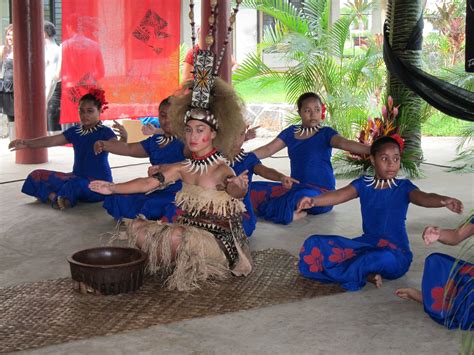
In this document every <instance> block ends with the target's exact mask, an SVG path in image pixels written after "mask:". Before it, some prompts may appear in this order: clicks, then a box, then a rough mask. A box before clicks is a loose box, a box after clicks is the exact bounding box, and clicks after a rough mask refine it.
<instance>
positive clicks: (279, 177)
mask: <svg viewBox="0 0 474 355" xmlns="http://www.w3.org/2000/svg"><path fill="white" fill-rule="evenodd" d="M253 171H254V173H255V174H257V175H260V176H261V177H264V178H265V179H268V180H272V181H281V183H282V184H283V186H284V187H285V188H287V189H291V186H293V183H296V184H298V183H299V181H298V180H296V179H293V178H292V177H290V176H286V175H285V174H282V173H280V172H279V171H277V170H275V169H272V168H269V167H267V166H265V165H263V164H258V165H255V167H254V169H253Z"/></svg>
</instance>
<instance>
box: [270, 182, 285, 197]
mask: <svg viewBox="0 0 474 355" xmlns="http://www.w3.org/2000/svg"><path fill="white" fill-rule="evenodd" d="M287 192H288V189H287V188H285V187H283V186H279V185H277V186H272V193H271V194H270V197H280V196H282V195H284V194H286V193H287Z"/></svg>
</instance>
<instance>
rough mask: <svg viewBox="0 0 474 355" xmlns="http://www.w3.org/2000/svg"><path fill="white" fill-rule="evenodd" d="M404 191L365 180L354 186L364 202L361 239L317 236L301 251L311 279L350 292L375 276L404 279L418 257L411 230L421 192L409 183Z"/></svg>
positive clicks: (302, 268)
mask: <svg viewBox="0 0 474 355" xmlns="http://www.w3.org/2000/svg"><path fill="white" fill-rule="evenodd" d="M396 184H397V185H398V186H395V187H392V188H386V189H374V187H373V186H367V183H366V182H365V181H364V180H363V177H360V178H358V179H356V180H354V181H352V182H351V185H352V186H353V187H354V188H355V189H356V190H357V193H358V195H359V198H360V205H361V212H362V223H363V224H362V229H363V232H364V234H363V235H362V236H361V237H358V238H354V239H349V238H345V237H340V236H335V235H312V236H311V237H309V238H308V239H306V241H305V242H304V244H303V246H302V248H301V251H300V260H299V270H300V272H301V274H302V275H303V276H305V277H308V278H311V279H315V280H318V281H321V282H334V283H338V284H340V285H341V286H342V287H344V288H345V289H347V290H349V291H357V290H359V289H361V288H362V287H364V286H365V284H366V279H367V276H368V275H369V274H380V275H381V276H382V277H383V278H385V279H391V280H393V279H397V278H399V277H402V276H403V275H404V274H405V273H406V272H407V271H408V268H409V267H410V264H411V261H412V258H413V255H412V253H411V251H410V246H409V243H408V235H407V232H406V227H405V219H406V215H407V210H408V205H409V203H410V192H411V191H413V190H415V189H417V187H416V186H415V185H413V184H412V183H411V182H410V181H409V180H405V179H402V180H398V179H397V180H396Z"/></svg>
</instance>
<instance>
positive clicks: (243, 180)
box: [227, 170, 249, 190]
mask: <svg viewBox="0 0 474 355" xmlns="http://www.w3.org/2000/svg"><path fill="white" fill-rule="evenodd" d="M248 172H249V171H248V170H245V171H244V172H242V173H241V174H240V175H239V176H232V177H228V178H227V187H228V188H229V185H234V186H236V187H238V188H240V189H243V190H247V189H248V187H249V177H248V175H247V174H248Z"/></svg>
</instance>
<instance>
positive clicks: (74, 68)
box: [61, 0, 181, 123]
mask: <svg viewBox="0 0 474 355" xmlns="http://www.w3.org/2000/svg"><path fill="white" fill-rule="evenodd" d="M180 6H181V5H180V1H179V0H140V1H132V0H122V1H117V0H63V1H62V14H63V17H62V19H63V23H62V33H63V43H62V66H61V79H62V90H63V91H62V96H61V123H71V122H78V121H79V114H78V101H79V99H80V98H81V96H82V95H84V94H85V93H87V91H88V90H89V89H90V88H91V87H100V88H102V89H104V90H105V96H106V100H107V101H108V102H109V105H108V106H109V109H108V110H106V111H105V112H104V113H103V114H102V115H101V119H116V118H121V117H124V116H127V117H133V118H135V117H144V116H157V115H158V104H159V102H160V101H161V100H162V99H163V98H165V97H167V96H169V95H170V94H172V93H173V92H174V90H176V88H177V87H178V85H179V83H178V75H179V43H180Z"/></svg>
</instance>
